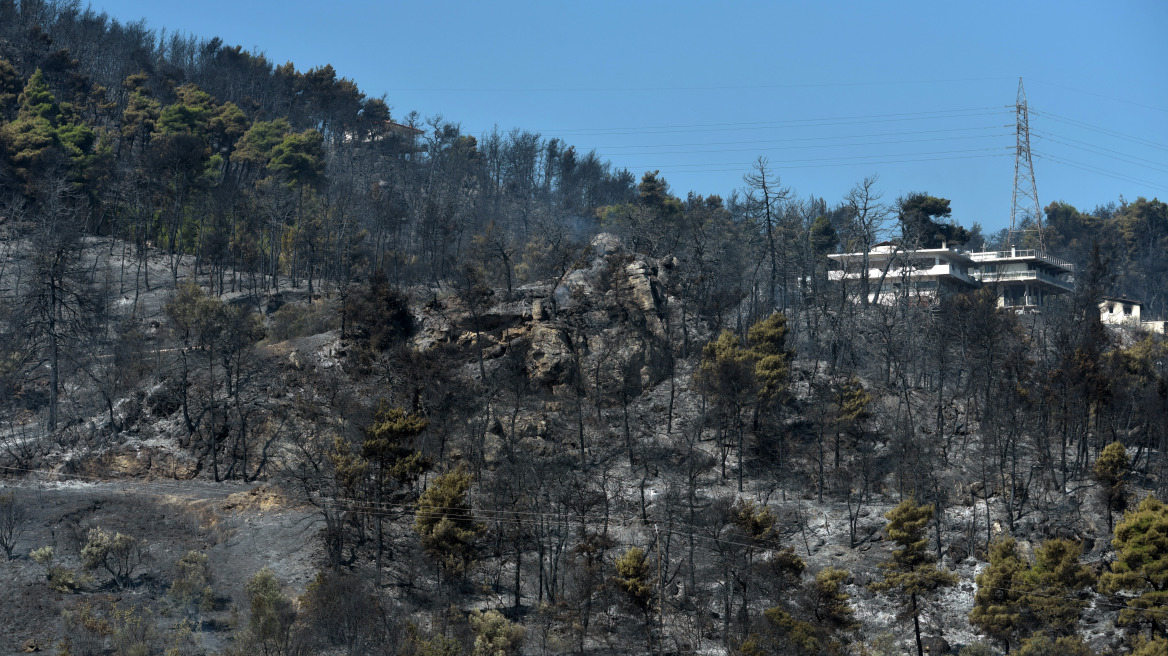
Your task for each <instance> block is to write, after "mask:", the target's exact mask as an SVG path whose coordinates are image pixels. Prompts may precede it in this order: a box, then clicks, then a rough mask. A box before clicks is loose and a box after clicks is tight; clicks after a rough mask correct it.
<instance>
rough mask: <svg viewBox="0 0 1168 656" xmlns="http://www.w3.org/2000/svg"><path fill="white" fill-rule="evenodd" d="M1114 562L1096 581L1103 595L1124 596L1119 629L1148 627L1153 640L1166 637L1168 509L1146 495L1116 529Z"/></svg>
mask: <svg viewBox="0 0 1168 656" xmlns="http://www.w3.org/2000/svg"><path fill="white" fill-rule="evenodd" d="M1111 544H1112V546H1113V547H1115V552H1116V554H1115V555H1116V558H1115V562H1113V563H1111V571H1110V572H1104V573H1103V575H1102V576H1100V577H1099V589H1100V591H1101V592H1104V593H1106V594H1115V593H1118V592H1125V593H1127V594H1128V595H1134V596H1126V597H1123V598H1122V599H1123V605H1124V608H1123V610H1121V611H1120V613H1119V623H1120V624H1121V625H1130V626H1142V625H1145V624H1146V625H1148V626H1149V627H1150V628H1151V631H1152V635H1153V636H1160V637H1166V636H1165V633H1166V627H1168V622H1166V621H1165V618H1164V616H1163V612H1162V611H1161V609H1162V608H1164V606H1165V605H1168V506H1165V505H1164V504H1163V502H1161V501H1160V500H1159V499H1157V498H1156V497H1154V496H1151V495H1149V496H1148V497H1146V498H1145V499H1144V500H1143V501H1141V502H1140V505H1139V506H1138V507H1137V508H1135V509H1134V510H1131V511H1129V512H1127V513H1126V514H1125V515H1124V518H1123V521H1121V522H1120V523H1119V524H1117V525H1116V527H1115V539H1114V540H1112V541H1111Z"/></svg>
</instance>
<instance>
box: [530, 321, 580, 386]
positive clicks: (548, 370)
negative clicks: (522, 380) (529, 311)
mask: <svg viewBox="0 0 1168 656" xmlns="http://www.w3.org/2000/svg"><path fill="white" fill-rule="evenodd" d="M530 340H531V343H530V346H529V347H528V351H527V375H528V377H529V378H530V379H531V382H532V383H533V384H536V385H546V386H554V385H561V384H563V383H565V382H567V381H568V379H569V378H570V377H571V375H572V373H573V371H574V370H575V365H576V355H575V353H574V352H573V350H572V342H571V340H570V339H569V336H568V331H567V329H566V328H564V327H563V326H561V325H557V324H554V323H544V322H541V323H536V324H533V325H532V327H531V333H530Z"/></svg>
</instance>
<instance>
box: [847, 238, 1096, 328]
mask: <svg viewBox="0 0 1168 656" xmlns="http://www.w3.org/2000/svg"><path fill="white" fill-rule="evenodd" d="M865 255H866V257H865ZM828 257H829V258H830V259H831V260H832V261H833V262H834V266H833V269H832V270H831V271H829V272H828V278H829V279H830V280H832V281H833V282H838V283H842V284H846V285H848V288H849V289H848V293H849V294H852V295H856V296H857V297H858V295H859V294H862V293H863V292H862V291H861V288H862V287H863V280H864V272H865V270H866V271H867V279H868V300H869V302H876V301H879V302H881V303H891V302H893V301H895V300H896V299H898V298H907V299H908V300H910V301H913V302H924V303H929V302H932V300H933V299H936V298H938V297H941V296H944V295H946V294H949V293H954V292H964V291H970V290H973V289H979V288H981V287H989V288H990V289H993V290H994V291H995V293H996V294H997V296H998V303H999V305H1001V306H1002V307H1009V308H1014V309H1017V310H1019V311H1025V310H1035V309H1037V308H1039V307H1040V306H1042V305H1043V304H1044V303H1045V302H1046V300H1047V299H1048V298H1050V297H1052V296H1056V295H1059V294H1065V293H1068V292H1072V291H1074V289H1075V282H1074V278H1073V273H1074V270H1075V267H1074V265H1072V264H1071V263H1070V262H1067V261H1066V260H1062V259H1059V258H1057V257H1053V256H1050V255H1047V254H1046V253H1043V252H1041V251H1036V250H1023V249H1018V248H1011V249H1010V250H1008V251H984V252H976V253H966V252H963V251H958V250H955V249H952V248H948V247H946V246H943V247H942V248H928V249H921V250H915V251H909V250H902V249H901V248H900V247H899V246H898V245H896V244H893V243H891V242H885V243H882V244H877V245H876V246H874V247H873V248H872V250H871V251H869V252H868V253H867V254H865V253H835V254H831V255H828ZM865 260H866V262H865ZM865 265H866V269H865Z"/></svg>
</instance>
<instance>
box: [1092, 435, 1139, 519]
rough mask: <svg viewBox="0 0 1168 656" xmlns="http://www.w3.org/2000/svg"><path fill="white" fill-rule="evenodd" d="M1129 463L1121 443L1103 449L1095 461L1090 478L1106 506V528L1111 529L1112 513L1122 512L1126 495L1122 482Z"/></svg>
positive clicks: (1125, 450) (1113, 443) (1114, 443)
mask: <svg viewBox="0 0 1168 656" xmlns="http://www.w3.org/2000/svg"><path fill="white" fill-rule="evenodd" d="M1129 465H1130V462H1129V461H1128V457H1127V449H1126V448H1125V447H1124V445H1123V443H1122V442H1112V443H1111V444H1108V445H1107V446H1105V447H1103V452H1102V453H1100V454H1099V458H1098V459H1097V460H1096V461H1095V466H1094V468H1092V470H1091V474H1092V476H1093V477H1094V478H1095V480H1096V481H1097V482H1098V483H1099V485H1100V486H1101V488H1102V489H1101V490H1100V496H1101V497H1102V498H1103V503H1104V504H1105V505H1106V506H1107V528H1108V529H1111V528H1112V513H1115V512H1123V510H1124V508H1125V507H1126V498H1127V494H1126V492H1125V490H1124V486H1123V482H1124V479H1125V478H1126V477H1127V474H1128V467H1129Z"/></svg>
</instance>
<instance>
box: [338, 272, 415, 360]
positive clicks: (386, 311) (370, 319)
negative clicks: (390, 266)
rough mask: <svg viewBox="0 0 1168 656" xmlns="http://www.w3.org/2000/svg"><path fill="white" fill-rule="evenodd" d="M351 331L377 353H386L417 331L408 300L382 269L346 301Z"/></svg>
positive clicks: (349, 329) (374, 273)
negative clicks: (390, 282)
mask: <svg viewBox="0 0 1168 656" xmlns="http://www.w3.org/2000/svg"><path fill="white" fill-rule="evenodd" d="M345 317H346V320H347V323H348V328H347V329H348V331H349V332H351V334H352V335H353V336H354V337H356V338H357V339H358V340H361V341H362V342H364V343H365V344H367V345H368V347H369V348H370V349H371V350H373V351H384V350H386V349H388V348H389V347H391V346H393V345H394V344H398V343H400V342H401V341H403V340H405V339H407V338H409V337H410V336H411V335H412V334H413V332H414V319H413V317H412V316H411V315H410V308H409V301H408V299H407V298H406V297H405V296H404V295H403V294H402V293H401V292H399V291H398V290H397V289H394V288H393V287H392V286H391V285H390V284H389V279H388V278H386V276H385V272H384V271H382V270H380V269H378V270H377V271H374V272H373V275H372V276H371V277H370V278H369V283H368V285H367V286H366V287H365V288H364V289H362V290H360V291H359V292H357V293H356V294H353V295H352V296H350V297H349V298H348V299H347V300H346V306H345Z"/></svg>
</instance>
